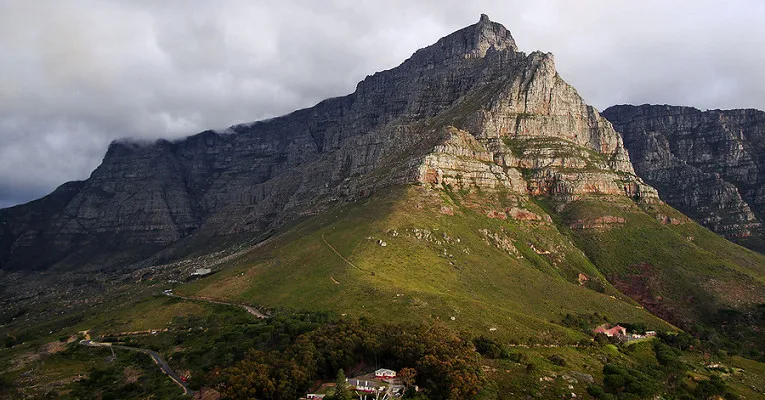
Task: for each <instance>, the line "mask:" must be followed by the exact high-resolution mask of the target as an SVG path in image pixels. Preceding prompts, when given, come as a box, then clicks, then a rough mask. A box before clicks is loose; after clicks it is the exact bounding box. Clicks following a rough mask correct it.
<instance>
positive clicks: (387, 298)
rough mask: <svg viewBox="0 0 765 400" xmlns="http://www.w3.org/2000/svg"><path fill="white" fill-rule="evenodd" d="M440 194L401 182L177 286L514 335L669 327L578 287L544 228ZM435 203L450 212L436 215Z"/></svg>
mask: <svg viewBox="0 0 765 400" xmlns="http://www.w3.org/2000/svg"><path fill="white" fill-rule="evenodd" d="M474 195H475V196H479V195H480V194H474ZM451 196H456V197H459V196H460V195H458V194H453V193H452V194H448V193H444V192H442V191H437V190H429V189H427V188H425V187H403V188H397V189H394V190H390V191H388V192H385V193H382V194H380V195H379V196H376V197H374V198H371V199H369V200H367V201H364V202H359V203H354V204H348V205H344V206H341V207H338V208H337V209H335V210H333V211H332V212H330V213H328V214H326V215H323V216H318V217H315V218H313V219H310V220H308V221H305V222H303V223H301V224H299V225H297V226H295V227H293V228H292V229H291V230H289V231H288V232H286V233H285V234H283V235H282V236H280V237H279V238H277V239H275V240H273V241H272V242H270V243H269V244H268V245H266V246H264V247H263V248H262V249H259V250H258V251H256V252H253V253H251V254H249V255H248V256H247V257H246V258H244V259H240V260H237V261H235V262H234V263H233V264H232V266H231V268H229V269H227V270H224V271H223V272H221V273H218V274H215V275H213V276H211V277H208V278H205V279H202V280H200V281H197V282H195V283H191V284H189V285H185V286H182V287H180V288H179V289H177V290H179V293H185V294H194V295H202V296H209V297H215V298H221V299H229V300H232V301H236V302H246V303H252V304H259V305H264V306H267V307H288V308H293V309H299V310H315V311H319V310H333V311H336V312H338V313H342V314H347V315H350V316H362V315H363V316H368V317H371V318H375V319H379V320H391V321H404V320H415V321H420V322H430V323H435V322H437V323H442V324H445V325H447V326H449V327H452V328H455V329H464V330H470V331H473V332H479V333H483V334H486V335H493V336H496V337H500V338H504V339H512V340H516V341H520V342H523V341H526V340H527V339H528V338H529V337H534V338H537V337H541V338H542V339H541V340H547V341H549V342H574V341H576V340H578V339H581V338H582V337H583V334H582V333H580V332H577V331H573V330H570V329H568V328H564V327H562V326H560V325H557V323H556V322H557V321H559V320H560V318H561V317H562V315H565V314H566V313H593V312H599V313H601V314H603V315H606V316H608V318H610V319H612V320H621V321H634V322H644V323H647V324H649V325H651V326H654V327H657V328H661V329H667V328H669V325H667V324H666V323H664V322H663V321H661V320H659V319H657V318H655V317H653V316H652V315H650V314H649V313H647V312H645V311H644V310H641V309H639V308H637V307H636V305H635V303H634V302H632V301H631V300H630V299H628V298H622V299H619V298H612V297H610V296H609V294H608V293H598V292H595V291H593V290H590V289H588V288H586V287H582V286H580V285H579V284H578V283H577V282H576V276H577V275H578V273H579V272H584V273H586V274H588V275H590V276H593V277H597V276H598V274H599V273H598V271H597V269H596V268H595V267H594V266H593V265H592V264H591V263H589V261H588V260H587V258H586V257H585V256H584V254H583V253H582V252H581V251H579V250H578V249H577V248H576V247H575V246H574V245H573V243H572V242H571V241H569V240H568V238H566V237H565V236H564V235H562V234H561V233H560V232H559V231H558V230H557V228H556V227H555V226H553V225H552V224H549V223H539V224H530V223H519V222H517V221H512V220H499V219H491V218H488V217H486V215H485V214H483V213H481V212H478V211H476V210H475V209H473V208H470V207H468V206H465V205H460V204H459V203H458V202H456V201H454V200H453V199H452V197H451ZM460 198H461V202H475V201H477V200H476V199H471V198H465V197H460ZM484 203H485V202H484ZM500 203H501V202H500V201H497V206H501V204H500ZM442 205H449V206H450V207H452V208H453V209H454V210H455V212H454V215H445V214H441V213H440V208H441V206H442ZM527 206H528V207H530V208H532V209H533V210H534V211H536V212H538V213H543V211H542V210H541V209H540V208H539V207H537V206H535V205H534V204H528V205H527ZM482 230H487V231H491V232H492V233H494V234H497V235H502V236H503V237H505V238H506V240H508V241H509V242H512V243H513V244H512V245H513V246H514V247H515V248H516V249H517V253H509V252H508V251H505V250H503V249H501V248H499V247H497V246H496V245H495V244H494V243H492V242H491V241H490V240H488V239H487V238H486V236H485V235H483V234H482V233H481V231H482ZM426 231H427V232H428V234H427V235H426V236H424V234H423V233H422V232H426ZM418 232H419V235H420V238H418V237H417V235H418ZM457 239H459V241H457ZM380 240H382V241H384V242H386V246H384V247H383V246H380V245H379V244H378V243H379V241H380ZM330 245H331V246H332V247H334V249H335V250H337V253H339V254H340V255H342V257H340V256H339V255H338V254H337V253H335V252H334V251H333V250H332V248H330ZM532 246H533V248H535V249H536V250H537V251H540V252H541V250H540V249H545V250H544V251H550V254H537V252H536V251H534V250H532ZM609 290H612V292H611V293H616V292H615V291H613V288H609ZM491 328H496V329H495V330H494V329H491Z"/></svg>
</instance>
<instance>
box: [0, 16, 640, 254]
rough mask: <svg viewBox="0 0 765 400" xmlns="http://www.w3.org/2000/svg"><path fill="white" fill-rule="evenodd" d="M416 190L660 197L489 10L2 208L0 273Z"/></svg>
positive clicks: (612, 137)
mask: <svg viewBox="0 0 765 400" xmlns="http://www.w3.org/2000/svg"><path fill="white" fill-rule="evenodd" d="M510 142H513V143H510ZM520 168H525V169H526V170H527V171H528V172H529V173H528V174H527V175H526V176H522V174H521V172H520ZM416 182H428V183H434V184H439V185H440V184H455V185H460V184H467V183H474V184H476V185H478V186H480V187H484V188H488V189H494V190H497V189H499V188H502V189H505V190H509V191H510V192H512V193H514V194H517V195H518V196H526V195H528V194H532V193H533V194H546V195H551V196H555V197H558V198H566V199H569V200H570V199H573V198H575V197H576V196H578V195H580V194H584V193H593V192H597V193H617V194H625V195H630V196H638V197H649V198H650V197H655V193H654V191H653V189H652V188H650V187H648V186H647V185H644V184H643V183H642V182H641V181H640V179H639V178H637V177H636V176H635V175H634V171H633V170H632V166H631V165H630V163H629V156H628V154H627V151H626V150H625V148H624V146H623V144H622V139H621V136H620V135H619V134H617V133H616V132H615V131H614V130H613V129H612V127H611V125H610V124H609V123H608V122H607V121H605V120H604V119H603V118H602V117H600V115H599V114H598V112H597V111H596V110H595V109H594V108H592V107H591V106H588V105H586V104H585V102H584V101H583V100H582V98H581V97H580V96H579V95H578V94H577V92H576V91H575V90H574V88H572V87H571V86H570V85H568V84H567V83H565V82H564V81H563V80H562V79H561V78H560V76H559V75H558V73H557V72H556V70H555V66H554V61H553V56H552V55H551V54H549V53H541V52H534V53H531V54H528V55H527V54H525V53H523V52H520V51H518V48H517V46H516V44H515V41H514V39H513V37H512V36H511V34H510V32H509V31H508V30H507V29H505V27H503V26H502V25H500V24H497V23H494V22H492V21H490V20H489V19H488V17H486V16H485V15H483V16H482V17H481V19H480V21H479V22H478V23H477V24H475V25H472V26H469V27H467V28H464V29H462V30H459V31H457V32H455V33H453V34H451V35H449V36H446V37H444V38H442V39H441V40H439V41H438V42H437V43H436V44H434V45H432V46H429V47H426V48H424V49H421V50H419V51H417V52H416V53H415V54H414V55H413V56H412V57H411V58H409V59H408V60H406V61H405V62H404V63H402V64H401V65H400V66H398V67H396V68H393V69H391V70H388V71H383V72H379V73H376V74H374V75H372V76H368V77H367V78H366V79H364V80H363V81H362V82H360V83H359V84H358V86H357V88H356V91H355V92H354V93H352V94H350V95H348V96H344V97H338V98H332V99H328V100H325V101H322V102H321V103H319V104H317V105H316V106H314V107H311V108H308V109H303V110H299V111H295V112H293V113H291V114H289V115H285V116H283V117H279V118H274V119H270V120H266V121H260V122H255V123H252V124H245V125H238V126H233V127H231V128H230V129H229V130H227V131H225V132H214V131H206V132H202V133H200V134H198V135H195V136H191V137H189V138H186V139H183V140H178V141H166V140H159V141H157V142H155V143H138V142H133V141H130V140H122V141H116V142H114V143H112V144H111V145H110V147H109V149H108V151H107V153H106V156H105V157H104V160H103V162H102V164H101V165H100V166H99V167H98V168H97V169H96V170H95V171H94V172H93V173H92V175H91V176H90V178H88V179H87V180H85V181H83V182H74V183H69V184H66V185H64V186H62V187H61V188H59V189H58V190H56V191H55V192H54V193H52V194H51V195H49V196H47V197H45V198H43V199H41V200H37V201H33V202H31V203H28V204H25V205H20V206H17V207H12V208H10V209H6V210H2V211H0V221H2V223H1V225H0V227H1V229H2V230H0V266H1V267H2V268H4V269H34V268H45V267H47V266H49V265H51V264H54V263H57V262H61V261H63V262H65V263H68V264H77V265H81V264H82V263H83V262H84V261H87V260H89V259H91V258H93V257H95V256H97V255H101V254H109V257H108V258H107V259H102V258H97V260H98V262H99V263H101V264H104V263H105V264H119V263H125V262H128V261H134V260H135V259H137V258H140V257H145V256H147V255H150V254H153V253H154V252H156V251H158V250H160V249H162V248H165V247H167V246H169V245H171V244H173V243H176V242H178V241H179V240H181V239H183V238H185V237H187V236H189V235H192V234H195V233H198V234H206V235H213V236H217V235H227V234H236V233H243V232H245V233H262V232H266V231H269V230H271V229H274V228H275V227H278V226H280V224H282V223H284V222H285V221H289V220H293V219H295V218H298V217H301V216H305V215H312V214H315V213H317V212H320V211H321V210H323V209H325V208H327V206H328V205H331V204H333V203H334V202H336V201H338V200H343V201H349V200H353V199H355V198H359V197H364V196H368V195H369V194H371V193H373V192H374V191H375V190H378V189H379V188H381V187H386V186H390V185H394V184H402V183H416ZM115 255H119V257H115Z"/></svg>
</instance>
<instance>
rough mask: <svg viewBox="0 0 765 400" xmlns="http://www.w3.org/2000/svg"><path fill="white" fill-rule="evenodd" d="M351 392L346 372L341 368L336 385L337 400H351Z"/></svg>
mask: <svg viewBox="0 0 765 400" xmlns="http://www.w3.org/2000/svg"><path fill="white" fill-rule="evenodd" d="M352 398H353V397H352V396H351V390H350V389H349V388H348V381H347V380H346V379H345V371H343V369H342V368H340V370H339V371H337V382H336V384H335V400H351V399H352Z"/></svg>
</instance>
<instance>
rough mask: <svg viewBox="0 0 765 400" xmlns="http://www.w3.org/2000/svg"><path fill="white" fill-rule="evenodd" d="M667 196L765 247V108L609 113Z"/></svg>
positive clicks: (718, 227)
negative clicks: (764, 188)
mask: <svg viewBox="0 0 765 400" xmlns="http://www.w3.org/2000/svg"><path fill="white" fill-rule="evenodd" d="M603 114H604V116H606V118H608V119H610V120H611V121H612V122H613V124H614V125H615V127H616V128H617V129H618V130H619V131H620V132H621V133H622V134H623V135H624V137H625V144H626V145H627V147H628V148H630V154H631V155H632V156H633V157H632V158H633V163H634V164H635V167H636V170H637V172H638V173H639V174H640V175H641V176H642V177H643V178H644V179H646V180H647V181H648V182H650V183H651V184H652V185H655V186H657V187H658V188H660V193H661V195H662V198H663V199H664V200H666V201H667V202H668V203H669V204H671V205H672V206H674V207H676V208H678V209H679V210H680V211H682V212H683V213H685V214H687V215H689V216H692V217H693V218H694V219H696V220H697V221H699V222H700V223H701V224H702V225H704V226H706V227H708V228H710V229H712V230H713V231H715V232H718V233H720V234H721V235H723V236H725V237H726V238H728V239H731V240H733V241H736V242H739V243H742V244H744V245H747V246H748V247H750V248H753V249H756V250H759V251H760V252H762V251H765V229H764V228H763V218H765V205H764V204H765V200H763V196H765V193H763V192H762V190H763V189H762V188H763V184H765V181H764V180H763V178H762V177H763V176H765V159H763V157H765V148H763V147H762V146H761V145H760V143H761V140H760V139H761V138H763V135H765V134H764V133H763V132H764V131H765V112H762V111H759V110H755V109H734V110H706V111H701V110H698V109H696V108H693V107H681V106H670V105H649V104H644V105H641V106H631V105H620V106H613V107H609V108H608V109H606V110H604V111H603Z"/></svg>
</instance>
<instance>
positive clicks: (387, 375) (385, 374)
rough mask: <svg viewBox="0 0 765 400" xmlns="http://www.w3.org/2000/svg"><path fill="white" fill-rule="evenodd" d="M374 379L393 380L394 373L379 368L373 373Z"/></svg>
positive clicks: (390, 370)
mask: <svg viewBox="0 0 765 400" xmlns="http://www.w3.org/2000/svg"><path fill="white" fill-rule="evenodd" d="M375 378H377V379H395V378H396V371H394V370H392V369H385V368H380V369H378V370H377V371H375Z"/></svg>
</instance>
